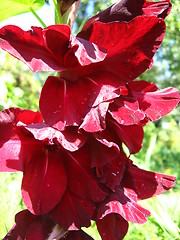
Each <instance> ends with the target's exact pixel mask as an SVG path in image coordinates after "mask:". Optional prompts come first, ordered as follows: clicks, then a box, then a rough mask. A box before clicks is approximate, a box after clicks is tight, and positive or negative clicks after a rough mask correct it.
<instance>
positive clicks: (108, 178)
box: [98, 154, 126, 192]
mask: <svg viewBox="0 0 180 240" xmlns="http://www.w3.org/2000/svg"><path fill="white" fill-rule="evenodd" d="M125 165H126V158H125V157H124V156H123V155H122V154H119V156H117V157H116V158H115V159H113V160H112V161H111V162H109V163H107V164H106V165H104V166H103V167H102V169H101V175H100V176H98V177H99V181H100V182H101V183H103V184H105V185H106V186H107V187H108V188H110V189H111V190H112V191H113V192H115V191H116V190H117V188H118V186H119V184H120V182H121V179H122V177H123V174H124V170H125Z"/></svg>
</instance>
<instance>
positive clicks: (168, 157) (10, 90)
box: [0, 0, 180, 240]
mask: <svg viewBox="0 0 180 240" xmlns="http://www.w3.org/2000/svg"><path fill="white" fill-rule="evenodd" d="M47 2H48V1H47ZM113 2H115V1H110V0H109V1H105V0H98V1H89V0H82V2H81V7H80V11H79V13H78V16H77V19H76V25H75V28H74V31H77V29H78V26H80V24H81V22H82V21H83V19H84V18H85V17H86V16H87V15H92V14H93V13H97V12H98V11H101V10H103V9H105V8H106V7H107V6H109V5H110V4H111V3H113ZM172 3H173V8H172V12H171V14H170V15H169V16H168V18H167V20H166V23H167V32H166V37H165V40H164V42H163V44H162V46H161V48H160V49H159V51H158V53H157V54H156V57H155V61H154V66H153V68H152V69H151V70H149V71H147V72H145V73H144V74H143V75H142V76H140V79H146V80H148V81H150V82H155V83H156V84H157V85H158V86H159V87H160V88H161V89H162V88H165V87H168V86H174V87H176V88H179V90H180V51H179V47H180V14H178V11H179V0H172ZM45 80H46V74H44V73H39V74H32V72H30V71H29V69H28V68H27V67H26V66H25V65H24V64H23V63H21V62H19V61H17V60H16V59H14V58H12V57H11V56H9V55H8V54H5V53H4V52H0V110H2V109H4V108H8V107H11V106H17V107H22V108H29V109H32V110H38V98H39V93H40V90H41V88H42V85H43V83H44V82H45ZM179 139H180V111H179V107H177V108H176V109H175V110H174V111H173V112H172V113H171V114H170V115H168V116H167V117H164V118H162V119H161V120H159V121H157V122H155V123H151V124H149V125H148V126H146V127H145V138H144V144H143V149H142V150H141V151H140V152H139V153H138V154H136V155H135V156H132V159H133V160H134V162H135V163H136V164H138V166H141V167H143V168H144V169H147V170H152V171H156V172H161V173H165V174H170V175H175V176H176V177H177V181H176V186H175V187H174V188H173V190H171V191H170V192H168V193H166V194H164V195H161V196H159V197H156V198H154V199H150V200H148V201H142V202H141V203H140V204H141V205H143V206H144V207H146V208H147V209H149V210H150V211H151V213H152V216H151V217H150V218H149V220H148V222H147V223H146V224H144V225H136V224H130V228H129V232H128V234H127V236H126V237H125V240H134V239H137V240H153V239H157V240H168V239H169V240H174V239H180V229H179V228H180V204H179V203H178V199H180V143H179V142H180V141H179ZM21 178H22V174H21V173H0V196H1V197H0V239H1V238H2V237H3V236H4V235H5V234H6V233H7V231H8V230H9V229H10V228H11V226H12V225H13V222H14V215H15V213H16V212H18V211H20V210H21V209H23V208H24V205H23V203H22V200H21V195H20V188H21V186H20V185H21ZM86 231H87V232H89V233H90V234H91V235H92V236H93V237H94V238H95V239H96V240H99V239H100V237H99V235H98V233H97V230H96V226H95V225H94V223H92V227H91V228H89V229H86Z"/></svg>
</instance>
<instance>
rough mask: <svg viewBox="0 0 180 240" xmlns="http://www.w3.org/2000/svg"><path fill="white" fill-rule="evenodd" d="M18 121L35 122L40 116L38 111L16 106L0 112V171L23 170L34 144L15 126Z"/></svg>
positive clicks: (39, 119) (39, 120) (40, 119)
mask: <svg viewBox="0 0 180 240" xmlns="http://www.w3.org/2000/svg"><path fill="white" fill-rule="evenodd" d="M18 121H21V122H24V123H27V124H28V123H36V122H41V121H42V117H41V115H40V113H38V112H32V111H30V110H23V109H18V108H10V109H7V110H3V111H2V112H1V113H0V132H1V138H0V156H1V158H0V171H10V172H12V171H23V164H24V162H25V160H26V159H28V158H29V157H31V155H32V153H31V150H32V149H33V148H34V147H35V145H36V144H35V142H34V141H33V140H32V139H31V138H29V137H27V136H25V135H24V134H23V133H22V132H21V131H20V130H19V129H18V128H17V127H16V124H17V122H18ZM24 147H25V148H24Z"/></svg>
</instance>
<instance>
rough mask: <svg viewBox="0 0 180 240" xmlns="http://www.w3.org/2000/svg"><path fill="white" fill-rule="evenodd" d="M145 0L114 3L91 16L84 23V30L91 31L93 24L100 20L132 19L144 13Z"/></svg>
mask: <svg viewBox="0 0 180 240" xmlns="http://www.w3.org/2000/svg"><path fill="white" fill-rule="evenodd" d="M143 3H144V0H130V1H129V0H123V1H118V2H117V3H116V4H113V5H112V6H110V7H109V8H107V9H106V10H104V11H103V12H100V13H99V14H97V15H95V16H94V17H92V18H90V19H89V20H88V21H87V22H86V23H85V25H84V27H83V29H82V32H86V34H87V32H88V33H90V32H91V30H92V25H93V24H94V23H95V22H97V21H99V22H103V23H109V22H114V21H118V22H121V21H126V22H127V21H131V20H132V19H133V18H135V17H137V16H138V15H142V7H143Z"/></svg>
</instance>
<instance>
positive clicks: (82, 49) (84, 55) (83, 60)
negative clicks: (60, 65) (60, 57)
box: [65, 36, 107, 67]
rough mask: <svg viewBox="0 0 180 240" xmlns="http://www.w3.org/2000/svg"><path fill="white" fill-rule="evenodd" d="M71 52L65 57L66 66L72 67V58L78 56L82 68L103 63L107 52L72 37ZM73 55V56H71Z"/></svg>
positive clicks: (81, 39)
mask: <svg viewBox="0 0 180 240" xmlns="http://www.w3.org/2000/svg"><path fill="white" fill-rule="evenodd" d="M70 47H71V50H70V51H69V52H67V56H65V65H66V66H67V67H69V66H72V64H71V58H72V56H73V55H75V56H76V58H77V60H78V62H79V64H80V65H81V66H86V65H89V64H91V63H96V62H101V61H103V60H104V59H105V57H106V55H107V51H106V49H104V48H101V47H99V46H97V45H96V44H94V43H91V42H89V41H87V40H85V39H83V38H78V37H74V36H71V41H70ZM71 53H73V54H71Z"/></svg>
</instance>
